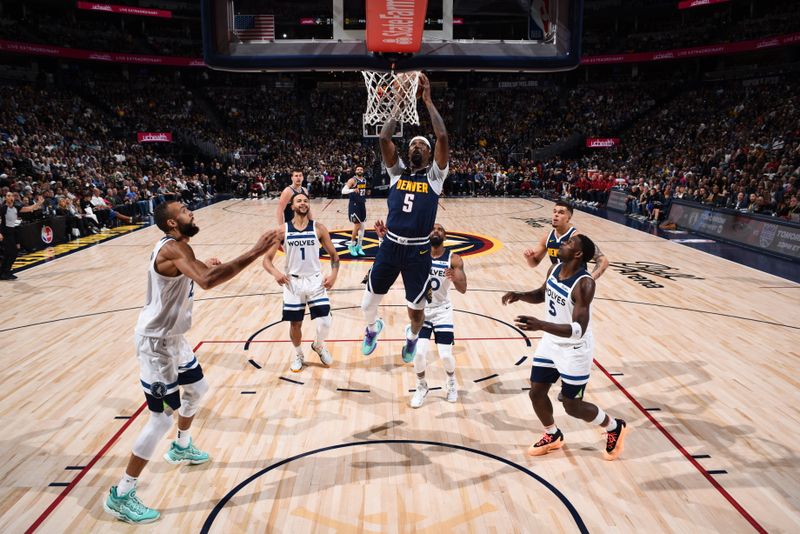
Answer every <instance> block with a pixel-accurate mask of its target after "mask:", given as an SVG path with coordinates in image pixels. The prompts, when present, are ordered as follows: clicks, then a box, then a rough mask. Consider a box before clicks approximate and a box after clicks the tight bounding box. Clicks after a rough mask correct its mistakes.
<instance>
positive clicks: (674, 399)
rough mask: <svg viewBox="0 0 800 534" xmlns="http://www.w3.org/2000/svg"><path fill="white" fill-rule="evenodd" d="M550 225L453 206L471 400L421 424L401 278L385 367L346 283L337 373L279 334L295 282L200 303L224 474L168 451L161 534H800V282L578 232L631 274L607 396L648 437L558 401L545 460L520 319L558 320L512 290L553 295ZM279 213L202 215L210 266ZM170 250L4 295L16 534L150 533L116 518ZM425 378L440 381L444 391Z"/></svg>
mask: <svg viewBox="0 0 800 534" xmlns="http://www.w3.org/2000/svg"><path fill="white" fill-rule="evenodd" d="M346 203H347V201H346V200H335V201H328V200H316V201H314V202H313V203H312V211H313V214H314V215H315V218H316V219H317V220H319V221H321V222H323V223H325V224H326V225H327V226H328V228H330V229H339V230H345V231H349V230H350V228H351V226H350V224H349V223H348V222H347V217H346ZM367 210H368V211H367V212H368V216H369V221H374V220H375V218H378V217H384V216H385V215H386V207H385V202H384V201H380V200H370V201H369V202H368V205H367ZM551 210H552V203H550V202H547V201H544V200H540V199H534V200H522V199H482V200H473V199H463V200H462V199H444V200H442V207H441V208H440V210H439V221H440V222H442V223H443V224H444V225H445V226H446V227H447V229H448V230H450V231H454V232H460V233H462V234H476V235H478V236H480V237H481V238H484V239H483V241H481V240H480V239H476V242H478V243H479V244H478V245H475V246H474V247H473V248H472V249H470V250H475V251H477V252H478V253H476V254H474V255H472V256H469V255H467V256H465V266H466V272H467V276H468V280H469V290H468V292H467V294H466V295H459V294H455V293H454V296H453V299H454V304H455V307H456V308H457V310H458V312H457V313H456V339H457V341H456V343H457V345H456V349H455V355H456V361H457V365H458V367H457V371H456V376H457V378H458V382H459V387H460V398H459V402H458V403H456V404H450V403H447V402H446V401H445V400H444V394H443V393H444V392H443V390H435V391H432V393H431V394H430V395H429V396H428V398H427V400H426V402H425V404H424V405H423V407H422V408H420V409H418V410H414V409H412V408H410V407H409V405H408V402H409V399H410V396H411V393H410V391H409V390H411V389H412V388H413V387H414V385H415V378H414V373H413V368H412V366H411V365H403V363H402V361H401V359H400V348H401V343H402V341H401V339H402V337H403V328H404V325H405V324H406V312H405V309H404V307H403V293H402V290H401V287H402V286H401V283H400V282H399V281H398V283H397V284H396V285H395V287H394V288H393V290H392V291H391V292H390V293H389V295H388V296H387V298H386V299H385V300H384V302H383V303H384V305H385V306H384V307H383V311H382V314H383V317H384V318H385V320H386V324H387V329H386V330H384V333H383V334H382V336H381V341H380V343H379V345H378V349H377V350H376V352H375V353H374V354H373V355H372V356H370V357H364V356H362V355H361V352H360V341H361V337H362V334H363V320H362V318H361V311H360V309H359V308H358V306H359V304H360V301H361V296H362V291H363V286H362V285H361V284H360V281H361V279H362V277H363V276H364V274H365V273H366V271H367V269H368V268H369V263H368V262H365V261H361V262H347V263H343V265H342V270H341V274H340V277H339V280H338V282H337V285H336V289H335V291H333V292H332V293H331V302H332V306H333V308H334V323H333V329H332V334H331V342H330V344H329V347H330V348H331V352H332V353H333V355H334V358H335V362H334V364H333V365H332V367H331V368H329V369H325V368H323V367H322V366H321V365H319V363H318V361H317V359H316V355H315V354H314V353H313V352H311V350H310V347H309V346H308V344H305V348H306V350H305V352H306V359H307V361H309V362H310V365H309V366H308V367H306V368H305V369H304V370H303V371H302V372H300V373H296V374H295V373H291V372H290V371H289V363H290V356H291V350H290V345H289V343H288V327H287V326H286V325H284V324H280V323H277V324H274V323H276V321H279V319H280V313H281V297H280V288H279V287H278V286H277V284H276V283H275V282H274V280H273V279H272V277H271V276H269V275H267V273H266V272H264V271H263V269H262V268H261V267H260V265H258V264H253V265H252V266H251V267H250V268H248V269H247V270H246V271H245V272H244V273H243V274H242V275H241V276H239V277H238V278H235V279H234V280H232V281H230V282H229V283H227V284H225V285H223V286H221V287H219V288H217V289H214V290H211V291H202V290H200V289H198V290H197V293H196V295H195V307H194V317H195V319H194V326H193V328H192V330H191V331H190V333H189V335H188V338H189V340H190V341H191V342H192V344H193V345H196V354H197V357H198V359H199V360H200V361H201V363H202V365H203V368H204V370H205V373H206V376H207V377H208V381H209V383H210V384H211V386H212V390H211V392H210V393H209V395H208V396H207V397H206V399H205V401H204V407H203V408H202V409H201V410H200V412H199V413H198V415H197V418H196V420H195V425H194V427H193V437H194V439H195V441H196V443H197V445H198V446H199V447H201V448H203V449H204V450H207V451H208V452H209V453H210V454H211V456H212V460H213V461H212V462H209V463H208V464H204V465H201V466H196V467H178V468H176V467H173V466H171V465H169V464H167V463H166V462H164V461H163V460H161V455H162V454H163V453H164V452H165V451H166V449H167V446H168V442H169V441H168V440H169V439H172V438H173V437H174V433H173V432H170V434H169V436H168V438H165V439H164V443H163V447H161V448H160V450H159V451H158V452H157V454H156V457H155V459H154V460H153V461H152V462H151V464H150V465H149V466H148V467H147V468H146V470H145V472H144V473H143V475H142V477H141V479H140V483H139V490H138V494H139V495H140V496H141V498H142V500H143V501H144V502H145V503H147V504H148V505H150V506H153V507H155V508H157V509H159V510H160V511H161V512H162V519H161V520H160V521H159V522H158V523H154V524H153V525H149V526H148V527H140V529H142V530H143V529H147V531H148V532H150V531H153V532H176V531H178V532H196V531H208V532H267V531H268V532H291V533H301V532H337V533H345V532H375V533H378V532H381V533H383V532H392V533H394V532H397V533H399V532H436V533H444V532H476V533H477V532H481V533H482V532H534V531H542V532H576V531H589V532H601V531H609V530H611V531H615V532H645V531H646V532H688V531H723V532H748V531H752V530H760V531H769V532H797V531H798V529H800V500H798V496H800V492H798V483H797V480H798V479H800V415H799V413H798V408H797V401H798V399H799V398H800V395H799V394H798V385H799V384H798V380H797V379H796V377H795V376H794V370H795V369H796V368H797V362H798V358H800V349H798V347H800V320H798V317H800V305H799V304H798V303H799V302H800V285H798V284H795V283H792V282H788V281H787V280H784V279H780V278H776V277H774V276H771V275H768V274H764V273H762V272H759V271H755V270H752V269H750V268H747V267H743V266H741V265H738V264H735V263H732V262H729V261H726V260H724V259H720V258H717V257H714V256H711V255H707V254H705V253H702V252H699V251H697V250H694V249H691V248H689V247H686V246H683V245H679V244H675V243H671V242H669V241H667V240H664V239H660V238H657V237H655V236H652V235H649V234H646V233H643V232H639V231H636V230H633V229H630V228H626V227H624V226H621V225H618V224H615V223H612V222H609V221H606V220H604V219H601V218H598V217H595V216H592V215H589V214H586V213H583V212H577V211H576V213H575V216H574V218H573V222H574V224H575V225H576V226H577V227H578V229H579V230H581V231H582V232H583V233H586V234H587V235H589V236H590V237H592V238H593V239H594V240H595V241H596V242H597V244H598V245H599V246H600V247H601V249H602V250H603V252H604V253H605V254H606V255H607V256H608V257H609V259H610V261H611V262H613V263H625V264H629V265H627V266H625V265H615V266H614V267H612V268H610V269H609V270H608V271H607V272H606V274H605V276H603V277H602V278H601V279H600V280H599V283H598V289H597V296H596V299H595V304H594V309H593V320H594V332H595V337H596V340H597V354H596V366H595V368H594V369H593V371H592V373H593V374H592V378H591V380H590V382H589V387H588V390H587V398H588V399H589V400H591V401H592V402H595V403H597V404H598V405H600V406H601V407H602V408H604V409H605V410H606V411H607V412H609V413H610V414H612V415H614V416H617V417H622V418H624V419H625V420H627V421H628V423H629V424H630V425H631V427H632V429H633V430H632V432H631V433H630V435H629V438H628V441H627V442H626V449H625V452H624V453H623V456H622V458H620V460H618V461H616V462H606V461H604V460H603V459H602V455H601V450H602V447H603V446H604V436H603V435H602V434H601V432H600V431H599V430H598V429H595V428H593V427H591V426H589V425H588V424H585V423H583V422H582V421H577V420H573V419H570V418H568V417H567V416H565V415H564V413H563V409H562V408H561V406H560V405H558V403H554V404H556V406H555V408H556V421H557V422H558V423H559V426H560V427H561V428H562V429H563V430H564V433H565V437H566V442H567V444H566V446H565V447H564V448H563V449H562V450H560V451H557V452H554V453H551V454H550V455H547V456H545V457H540V458H535V459H534V458H529V457H527V456H526V455H525V454H524V451H525V449H526V448H527V447H528V445H530V444H531V443H532V442H533V441H535V440H536V439H538V438H539V436H540V434H541V431H542V429H541V426H540V424H539V422H538V421H537V420H536V417H535V415H534V413H533V410H532V408H531V406H530V402H529V399H528V396H527V391H526V390H525V388H527V387H528V386H529V382H528V377H529V374H530V362H531V355H532V353H533V348H534V347H535V345H536V343H537V338H536V337H533V336H532V337H531V338H530V339H526V338H525V336H524V335H522V334H521V332H519V331H517V330H516V329H515V328H513V326H511V325H512V324H513V318H514V317H515V316H516V315H518V314H522V313H525V314H534V315H539V316H541V315H542V314H543V312H544V309H543V305H540V306H532V305H527V304H521V303H517V304H514V305H511V306H509V307H503V306H501V304H500V296H501V295H502V293H503V292H504V291H507V290H510V289H520V290H521V289H530V288H533V287H535V286H538V285H540V284H541V283H542V281H543V279H544V276H545V273H546V270H547V266H546V265H544V264H542V265H540V266H539V268H537V269H536V270H535V271H533V270H531V269H529V268H527V267H526V266H525V265H524V260H523V258H522V251H523V250H524V249H525V248H527V247H528V246H530V245H531V244H532V243H533V242H534V241H535V240H536V239H537V238H538V237H539V236H540V235H541V234H542V233H544V232H546V231H548V230H549V218H550V213H551ZM274 211H275V201H258V200H245V201H242V200H231V201H226V202H222V203H219V204H215V205H213V206H210V207H207V208H204V209H201V210H199V211H197V212H196V222H197V224H198V225H199V226H200V228H201V232H200V233H199V235H198V236H197V237H196V238H194V239H193V243H192V244H193V246H194V248H195V251H196V253H197V255H198V257H200V258H203V259H204V258H206V257H209V256H218V257H220V258H221V259H223V260H227V259H231V258H232V257H234V256H235V255H238V254H239V253H240V252H242V251H243V250H244V249H245V248H247V247H248V246H250V245H251V244H252V243H253V242H255V240H256V237H257V236H258V235H259V233H260V232H261V231H263V230H264V229H265V227H266V226H267V225H270V224H272V223H273V221H274ZM532 225H534V226H535V225H539V227H533V226H532ZM159 237H160V232H159V230H158V229H157V228H155V227H151V228H148V229H145V230H142V231H138V232H135V233H133V234H130V235H126V236H123V237H120V238H118V239H114V240H112V241H109V242H106V243H102V244H99V245H97V246H94V247H92V248H89V249H87V250H84V251H80V252H77V253H75V254H72V255H69V256H66V257H63V258H60V259H57V260H56V261H53V262H51V263H48V264H44V265H41V266H38V267H34V268H32V269H30V270H27V271H24V272H23V273H21V275H20V279H19V280H18V281H17V282H14V283H8V282H7V283H3V284H2V286H0V288H2V291H3V293H4V302H5V305H4V306H3V311H2V312H0V332H2V338H3V343H2V362H3V365H2V371H0V376H2V384H3V388H2V393H0V398H2V402H1V403H0V422H1V424H2V429H3V431H2V436H1V437H0V440H1V441H0V454H1V455H2V458H3V462H2V466H1V467H0V531H2V532H23V531H26V530H29V529H30V530H33V529H35V528H38V530H39V531H40V532H89V531H92V532H129V531H133V530H137V529H136V528H135V527H131V526H129V525H125V524H123V523H120V522H117V521H115V520H113V519H112V518H110V517H109V516H107V515H106V514H105V513H104V512H103V509H102V500H103V499H104V498H105V495H106V493H107V491H108V488H109V486H110V485H112V484H116V482H117V480H118V479H119V477H120V475H121V474H122V472H123V470H124V467H125V464H126V462H127V459H128V455H129V453H130V449H131V445H132V443H133V441H134V439H135V438H136V435H137V433H138V431H139V430H140V428H141V426H142V424H143V422H144V420H145V417H146V416H147V412H146V410H145V409H144V398H143V395H142V392H141V387H140V386H139V384H138V365H137V362H136V358H135V354H134V350H133V349H134V347H133V341H132V339H133V327H134V324H135V321H136V317H137V314H138V312H139V308H140V307H141V305H142V304H143V301H144V294H145V285H146V265H147V261H148V257H149V255H150V251H151V249H152V246H153V244H154V243H155V242H156V241H157V240H158V238H159ZM485 238H490V239H485ZM480 243H483V244H480ZM489 247H491V248H489ZM342 248H343V247H342ZM279 261H282V260H279ZM637 262H642V263H637ZM630 264H636V265H630ZM652 264H660V265H661V267H659V266H654V265H652ZM323 267H324V269H325V270H326V271H327V269H328V264H324V265H323ZM665 267H666V268H667V269H665ZM621 270H624V271H626V272H625V273H622V272H620V271H621ZM634 271H638V272H634ZM665 274H667V275H682V276H671V278H664V275H665ZM655 286H662V287H655ZM305 332H307V334H308V335H307V336H305V337H306V338H307V339H310V338H311V336H312V335H313V331H312V327H311V326H310V325H307V327H306V329H305ZM248 341H249V343H248ZM429 358H430V360H429V361H430V362H432V363H431V364H430V365H429V370H428V377H429V384H430V385H431V386H432V387H441V386H444V376H445V375H444V370H443V369H442V366H441V363H440V362H439V361H438V357H437V356H436V355H435V353H433V354H430V355H429ZM551 391H552V394H553V396H554V397H555V394H556V392H557V388H554V389H553V390H551Z"/></svg>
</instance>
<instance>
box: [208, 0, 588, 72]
mask: <svg viewBox="0 0 800 534" xmlns="http://www.w3.org/2000/svg"><path fill="white" fill-rule="evenodd" d="M367 1H383V2H388V3H389V4H392V5H397V6H402V5H403V4H404V3H412V4H413V3H415V2H419V1H420V0H202V18H203V48H204V55H205V61H206V63H207V64H208V65H209V66H210V67H212V68H216V69H223V70H238V71H313V70H318V71H357V70H396V71H409V70H428V71H472V70H474V71H496V72H501V71H519V72H542V71H554V70H567V69H571V68H575V67H577V66H578V64H579V62H580V37H581V27H582V17H583V0H428V1H427V10H426V13H425V20H424V33H423V38H422V44H421V47H420V49H419V51H418V52H417V53H414V54H405V55H394V54H376V53H372V52H370V51H368V50H367V46H366V42H365V28H366V24H367V20H366V11H367V9H366V2H367Z"/></svg>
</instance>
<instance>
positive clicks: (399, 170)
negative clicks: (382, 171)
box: [386, 157, 406, 186]
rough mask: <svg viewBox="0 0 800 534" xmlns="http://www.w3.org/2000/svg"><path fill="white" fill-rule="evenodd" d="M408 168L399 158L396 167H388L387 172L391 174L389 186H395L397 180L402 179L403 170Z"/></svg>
mask: <svg viewBox="0 0 800 534" xmlns="http://www.w3.org/2000/svg"><path fill="white" fill-rule="evenodd" d="M405 168H406V166H405V164H404V163H403V160H402V159H400V158H399V157H398V158H397V163H396V164H395V165H394V167H386V172H387V173H389V178H390V181H389V186H393V185H394V184H395V183H396V182H397V180H399V179H400V176H401V175H402V174H403V170H404V169H405Z"/></svg>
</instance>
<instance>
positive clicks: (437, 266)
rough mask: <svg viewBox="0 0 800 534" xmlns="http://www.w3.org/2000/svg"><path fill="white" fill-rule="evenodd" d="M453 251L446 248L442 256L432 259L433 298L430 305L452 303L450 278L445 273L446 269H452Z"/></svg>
mask: <svg viewBox="0 0 800 534" xmlns="http://www.w3.org/2000/svg"><path fill="white" fill-rule="evenodd" d="M451 255H452V253H451V252H450V251H449V250H445V253H444V254H442V256H441V257H439V258H436V259H433V260H432V261H431V289H432V290H433V298H432V299H431V302H430V304H428V306H430V307H437V306H445V305H448V304H450V280H448V279H447V278H446V277H445V275H444V270H445V269H451V268H452V265H451V261H450V256H451Z"/></svg>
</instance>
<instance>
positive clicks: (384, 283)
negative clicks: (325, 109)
mask: <svg viewBox="0 0 800 534" xmlns="http://www.w3.org/2000/svg"><path fill="white" fill-rule="evenodd" d="M419 86H420V87H421V88H422V93H421V97H422V101H423V103H424V104H425V107H426V108H427V109H428V114H429V115H430V119H431V124H432V125H433V130H434V133H435V134H436V148H435V149H432V147H431V142H430V141H429V140H428V139H427V138H425V137H422V136H417V137H414V138H413V139H411V141H410V142H409V144H408V161H409V164H410V169H408V170H407V167H406V164H405V163H404V162H403V161H402V160H401V159H400V158H399V157H398V153H397V147H396V146H395V144H394V142H393V141H392V134H394V131H395V128H396V126H397V121H396V120H394V119H390V120H388V121H386V123H385V124H384V125H383V127H382V128H381V133H380V146H381V156H382V157H383V163H384V165H386V170H387V172H388V174H389V178H390V182H389V197H388V199H387V204H388V207H389V215H388V216H387V218H386V224H385V225H384V224H383V222H382V221H378V222H377V223H376V225H375V227H376V231H379V229H381V228H383V229H385V234H386V238H385V239H384V240H383V243H381V245H380V248H379V249H378V254H377V256H376V257H375V262H374V263H373V265H372V270H371V271H370V273H369V278H368V280H367V288H366V290H365V291H364V298H363V300H362V301H361V309H362V310H363V312H364V318H365V320H366V323H367V328H366V332H365V335H364V341H363V343H362V345H361V352H362V354H364V355H369V354H372V353H373V351H374V350H375V348H376V347H377V345H378V335H379V334H380V332H381V330H382V329H383V321H382V320H381V319H379V318H378V306H379V304H380V302H381V300H382V299H383V297H384V296H385V295H386V293H388V291H389V288H390V287H391V286H392V284H393V283H394V282H395V280H397V277H398V276H399V275H401V274H402V276H403V285H404V286H405V297H406V305H407V307H408V316H409V319H411V326H410V327H409V328H407V329H406V342H405V344H404V345H403V350H402V357H403V361H404V362H406V363H408V362H411V361H412V360H413V359H414V354H415V352H416V347H417V340H418V339H419V332H420V330H422V321H423V319H424V318H425V311H424V310H425V303H426V301H425V294H426V293H427V291H428V289H429V277H430V270H431V253H430V234H431V231H432V230H433V225H434V223H435V222H436V211H437V208H438V203H439V195H440V194H441V192H442V187H443V185H444V181H445V179H446V178H447V173H448V170H449V163H448V162H449V159H450V148H449V146H450V145H449V140H448V136H447V129H446V128H445V125H444V121H443V120H442V116H441V115H439V112H438V111H437V109H436V106H434V104H433V100H432V99H431V84H430V82H429V81H428V78H427V77H426V76H425V75H424V74H420V75H419ZM408 171H410V174H409V172H408ZM379 233H380V232H379Z"/></svg>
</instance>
